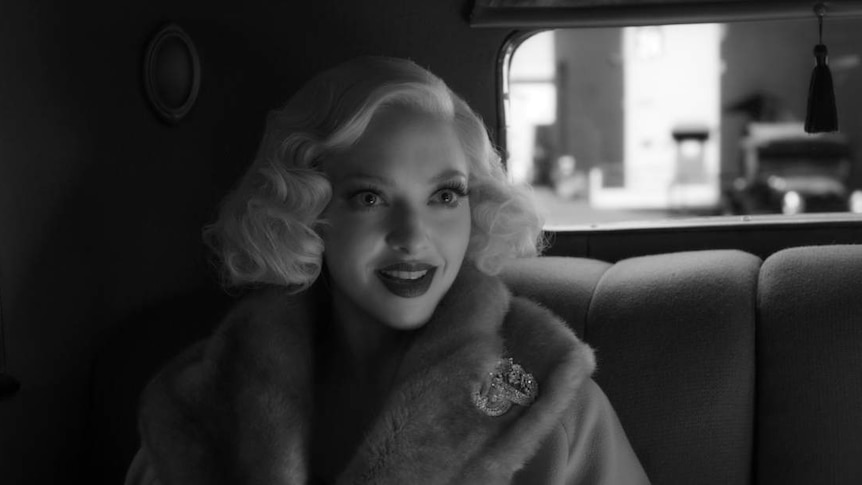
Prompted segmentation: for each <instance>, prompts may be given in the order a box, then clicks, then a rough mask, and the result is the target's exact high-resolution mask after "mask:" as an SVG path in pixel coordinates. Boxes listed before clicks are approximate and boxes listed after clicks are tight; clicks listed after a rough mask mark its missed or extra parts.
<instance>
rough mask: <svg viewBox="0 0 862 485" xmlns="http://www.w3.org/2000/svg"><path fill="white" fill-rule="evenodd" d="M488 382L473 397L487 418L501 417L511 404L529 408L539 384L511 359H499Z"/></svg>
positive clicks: (537, 392) (537, 391) (536, 393)
mask: <svg viewBox="0 0 862 485" xmlns="http://www.w3.org/2000/svg"><path fill="white" fill-rule="evenodd" d="M489 377H490V380H489V382H488V383H486V384H485V385H484V386H483V387H482V389H480V390H479V391H478V392H476V393H475V394H474V395H473V403H474V404H475V405H476V407H477V408H479V410H480V411H482V412H483V413H485V414H487V415H488V416H501V415H503V414H505V413H506V412H507V411H508V410H509V409H510V408H511V407H512V403H515V404H518V405H519V406H529V405H530V404H532V403H533V401H535V400H536V396H537V395H538V394H539V383H538V382H536V379H534V378H533V375H532V374H529V373H527V371H525V370H524V368H523V367H521V366H520V365H519V364H516V363H515V362H514V361H513V360H512V359H511V358H508V359H500V361H499V362H497V367H496V368H495V369H494V372H491V373H490V374H489Z"/></svg>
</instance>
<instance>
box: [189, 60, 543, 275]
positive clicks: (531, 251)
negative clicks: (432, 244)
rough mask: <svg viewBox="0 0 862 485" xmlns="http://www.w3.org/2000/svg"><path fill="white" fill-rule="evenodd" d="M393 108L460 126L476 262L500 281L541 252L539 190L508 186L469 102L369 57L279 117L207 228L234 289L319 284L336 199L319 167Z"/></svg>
mask: <svg viewBox="0 0 862 485" xmlns="http://www.w3.org/2000/svg"><path fill="white" fill-rule="evenodd" d="M393 106H398V107H405V108H408V109H411V110H416V111H417V112H419V113H423V114H427V115H429V116H433V117H436V118H438V119H443V120H445V121H447V122H451V123H454V125H455V129H456V132H457V133H458V135H459V138H460V140H461V145H462V148H463V150H464V153H465V154H466V155H467V159H468V164H469V172H470V173H469V176H468V177H469V180H468V185H469V187H470V208H471V219H472V228H471V235H470V243H469V246H468V248H467V256H466V258H467V259H468V260H469V261H472V262H473V264H474V265H475V266H476V267H477V268H478V269H479V270H481V271H483V272H485V273H488V274H496V273H497V272H498V271H499V270H500V269H501V267H502V266H503V264H504V263H505V262H506V261H507V260H509V259H513V258H517V257H522V256H534V255H536V254H537V253H538V252H539V251H540V250H541V244H542V238H541V234H542V230H541V227H542V220H541V218H540V217H539V215H538V213H537V212H536V209H535V204H534V201H533V198H532V194H531V192H530V191H529V190H528V189H524V188H520V187H516V186H514V185H512V184H511V183H510V182H509V181H508V179H507V177H506V173H505V171H504V168H503V165H502V162H501V160H500V156H499V154H498V153H497V152H496V150H494V148H493V146H492V145H491V142H490V140H489V138H488V132H487V130H486V129H485V125H484V124H483V123H482V120H481V119H480V118H479V117H478V116H477V115H476V113H474V112H473V110H472V109H470V107H469V106H468V105H467V103H466V102H465V101H464V100H463V99H461V98H460V97H459V96H458V95H456V94H455V93H454V92H452V91H451V90H450V89H449V88H448V87H447V86H446V84H445V83H444V82H443V81H442V80H441V79H440V78H438V77H437V76H435V75H433V74H431V73H430V72H428V71H426V70H425V69H423V68H421V67H419V66H418V65H416V64H415V63H413V62H411V61H408V60H404V59H394V58H383V57H363V58H358V59H354V60H352V61H349V62H346V63H344V64H341V65H339V66H337V67H335V68H332V69H330V70H328V71H324V72H323V73H321V74H319V75H317V76H315V77H314V78H312V79H311V80H310V81H309V82H308V83H307V84H306V85H305V86H303V87H302V88H301V89H300V90H299V91H298V92H297V93H296V94H295V95H294V96H293V97H292V98H291V99H290V100H289V101H288V102H287V104H286V105H285V106H284V108H282V109H280V110H275V111H273V112H271V113H270V115H269V117H268V119H267V125H266V131H265V133H264V136H263V140H262V142H261V144H260V148H259V150H258V152H257V155H256V157H255V159H254V162H253V163H252V165H251V167H249V169H248V170H247V172H246V173H245V175H244V176H243V177H242V179H241V180H240V181H239V184H238V185H237V187H236V188H235V189H234V190H233V191H232V192H231V193H230V194H229V195H228V196H227V197H226V198H225V200H224V201H223V203H222V206H221V210H220V213H219V216H218V220H217V221H216V222H215V223H213V224H211V225H209V226H207V227H206V228H205V229H204V237H205V240H206V242H207V244H208V245H209V246H210V247H211V248H212V249H213V250H214V251H215V253H216V254H217V255H218V256H219V257H220V259H221V261H222V263H223V268H224V272H225V275H224V276H225V283H226V284H227V285H229V286H239V285H245V284H259V283H264V284H275V285H282V286H287V287H289V288H291V289H292V290H294V291H301V290H303V289H305V288H307V287H308V286H310V285H311V284H312V283H313V282H314V281H315V280H316V279H317V277H318V275H319V274H320V271H321V267H322V264H323V251H324V243H323V240H322V239H321V236H320V234H319V233H318V231H317V229H318V228H320V227H321V225H323V224H326V221H324V220H322V219H321V214H322V213H323V211H324V209H325V208H326V206H327V204H328V203H329V200H330V197H331V193H332V191H331V187H330V184H329V181H328V180H327V178H326V176H325V174H324V173H323V172H322V171H320V170H319V169H318V166H319V163H320V161H321V160H322V159H323V158H324V157H326V155H327V154H330V153H336V152H339V151H341V150H345V149H348V148H350V147H351V146H352V145H353V144H355V143H356V142H357V141H358V140H359V138H360V137H361V136H362V135H363V133H364V132H365V130H366V128H367V127H368V125H369V123H370V122H371V119H372V118H373V117H374V115H375V114H376V113H377V112H378V111H380V110H381V109H384V108H386V107H393Z"/></svg>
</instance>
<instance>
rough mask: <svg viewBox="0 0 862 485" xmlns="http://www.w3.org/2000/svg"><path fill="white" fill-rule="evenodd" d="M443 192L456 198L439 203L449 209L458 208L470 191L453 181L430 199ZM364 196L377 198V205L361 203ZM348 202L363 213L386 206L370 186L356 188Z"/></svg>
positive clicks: (375, 190)
mask: <svg viewBox="0 0 862 485" xmlns="http://www.w3.org/2000/svg"><path fill="white" fill-rule="evenodd" d="M444 191H451V192H452V193H454V194H455V196H456V197H455V199H454V200H453V201H452V202H443V201H440V202H439V204H441V205H444V206H446V207H449V208H455V207H458V206H459V205H461V199H463V198H466V197H469V196H470V190H469V189H468V188H467V186H466V185H465V184H463V183H461V182H456V181H453V182H447V183H445V184H443V185H441V186H440V187H438V188H437V190H435V191H434V195H433V196H432V198H436V197H438V195H439V194H440V193H441V192H444ZM365 194H372V195H374V196H375V197H377V199H378V201H379V202H380V203H377V204H374V205H366V204H365V203H363V202H362V201H361V200H360V199H359V197H360V196H362V195H365ZM348 201H349V202H350V203H351V205H352V206H353V207H354V208H355V209H358V210H363V211H367V210H373V209H375V208H377V207H380V205H381V204H382V205H388V204H387V203H386V202H385V199H384V198H383V194H382V193H381V192H380V190H378V189H377V188H376V187H372V186H362V187H358V188H357V189H356V190H354V191H352V192H351V194H350V196H349V197H348ZM435 202H436V201H435Z"/></svg>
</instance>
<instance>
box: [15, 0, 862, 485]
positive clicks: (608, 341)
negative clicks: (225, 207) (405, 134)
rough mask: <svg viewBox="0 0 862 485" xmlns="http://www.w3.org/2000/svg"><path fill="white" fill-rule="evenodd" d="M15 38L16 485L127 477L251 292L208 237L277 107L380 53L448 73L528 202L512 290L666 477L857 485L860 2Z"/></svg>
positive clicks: (339, 7)
mask: <svg viewBox="0 0 862 485" xmlns="http://www.w3.org/2000/svg"><path fill="white" fill-rule="evenodd" d="M0 19H3V20H5V22H3V23H4V28H3V29H0V39H2V40H3V42H0V45H4V46H7V48H5V49H0V61H2V62H0V64H2V65H5V66H7V71H8V75H7V76H5V79H4V81H3V82H2V83H0V107H2V110H0V111H2V112H3V113H4V116H0V123H2V128H0V224H2V226H0V227H2V230H0V234H2V236H0V483H9V484H43V483H44V484H50V483H79V482H80V483H98V484H101V483H105V484H107V483H122V480H123V477H124V475H125V473H126V470H127V469H128V467H129V463H130V462H131V459H132V457H133V456H134V454H135V452H136V450H137V449H138V447H139V443H140V438H139V435H138V431H137V409H138V408H137V405H138V399H139V396H140V393H141V390H142V389H143V387H144V386H145V385H146V383H147V382H148V380H149V379H150V378H151V377H152V376H153V375H154V373H155V372H156V371H157V370H158V369H159V368H161V367H162V366H163V365H164V364H165V363H166V362H167V361H168V360H169V359H170V358H171V357H173V356H175V355H176V354H177V353H179V352H180V351H181V350H182V349H184V348H186V347H188V346H189V345H191V344H192V343H194V342H196V341H198V340H200V339H203V338H205V337H206V336H207V335H209V334H210V332H211V331H212V330H213V328H214V327H215V326H216V325H217V324H218V323H219V321H220V320H221V318H222V317H223V316H224V315H225V314H226V312H227V311H228V309H229V308H230V307H231V305H232V304H233V303H234V302H236V301H237V300H238V299H239V298H241V297H242V293H241V292H226V291H225V290H224V289H222V287H221V286H220V281H219V278H218V273H217V270H216V262H215V261H214V259H213V257H212V256H211V255H210V254H209V253H208V252H207V250H206V248H205V246H204V244H203V242H202V238H201V228H202V227H203V226H204V225H205V224H207V223H210V222H211V221H212V220H213V218H214V217H215V215H216V213H217V210H218V204H219V201H220V200H221V199H222V197H223V196H224V194H226V193H227V192H228V191H229V190H230V189H231V187H233V186H234V184H235V183H236V181H237V179H238V178H239V177H240V175H241V174H242V173H243V170H244V169H245V167H246V166H247V165H248V163H250V161H251V160H252V158H253V156H254V150H255V148H256V146H257V144H258V142H259V141H260V140H259V137H260V134H261V132H262V129H263V126H264V122H265V119H266V113H267V112H268V111H269V110H271V109H273V108H275V107H277V106H280V105H281V104H283V103H284V102H285V100H286V99H287V98H288V97H289V96H290V94H291V93H293V92H294V91H296V90H297V89H298V88H299V87H300V86H301V85H302V83H303V82H304V81H305V80H306V79H308V78H309V77H310V76H311V75H313V74H314V73H316V72H318V71H320V70H322V69H326V68H328V67H331V66H333V65H336V64H338V63H340V62H343V61H345V60H347V59H350V58H353V57H356V56H359V55H368V54H373V55H388V56H397V57H405V58H409V59H412V60H414V61H415V62H416V63H418V64H420V65H421V66H424V67H427V68H429V69H431V70H432V71H433V72H435V73H436V74H437V75H439V76H440V77H441V78H443V79H444V80H446V82H447V83H448V84H449V85H450V87H451V88H452V89H453V90H454V91H456V92H458V93H460V94H461V95H462V96H463V97H464V98H465V99H466V100H467V101H468V102H469V104H470V105H471V106H472V107H473V108H474V109H475V110H476V111H477V112H478V113H479V114H481V115H482V117H483V119H484V121H485V123H486V124H487V126H488V128H489V131H490V133H491V136H492V140H493V142H494V143H495V145H496V146H497V148H498V150H499V151H500V152H501V154H502V155H503V159H504V161H505V163H506V165H507V169H508V170H509V172H510V177H511V178H512V180H513V182H514V183H522V184H526V185H529V186H531V187H532V188H533V189H532V190H534V193H535V196H536V198H537V205H538V206H539V207H540V208H541V209H542V210H544V211H546V212H545V219H546V222H547V223H546V226H545V239H546V241H547V249H546V250H545V251H544V253H543V254H542V255H540V256H539V257H536V258H526V259H520V260H516V261H514V262H512V263H510V264H509V265H508V266H506V268H505V269H504V270H503V272H502V273H501V275H500V276H501V278H502V279H503V281H504V282H505V283H506V285H507V287H508V288H509V289H510V291H511V292H512V293H514V294H516V295H522V296H526V297H529V298H531V299H533V300H535V301H537V302H539V303H540V304H541V305H543V306H545V307H547V308H549V309H550V310H552V311H553V312H554V313H556V314H558V315H559V316H560V317H561V318H562V319H563V320H565V321H566V323H567V324H568V325H569V326H570V327H571V328H572V330H573V331H574V332H575V333H576V334H577V335H578V337H580V338H581V339H583V340H584V341H585V342H586V343H588V344H589V345H590V346H591V347H592V348H593V349H595V352H596V359H597V362H598V364H597V370H596V373H595V375H594V379H595V381H596V382H597V383H598V384H599V386H600V387H601V388H602V390H604V392H605V393H606V394H607V396H608V398H609V400H610V402H611V403H612V405H613V408H614V409H615V410H616V412H617V414H618V416H619V419H620V422H621V424H622V426H623V428H624V430H625V432H626V434H627V436H628V438H629V441H630V442H631V445H632V447H633V449H634V451H635V453H636V455H637V458H638V459H639V460H640V462H641V464H642V465H643V468H644V470H645V471H646V474H647V476H648V477H649V479H650V481H651V482H652V483H656V484H665V483H666V484H694V483H697V484H810V483H836V484H852V483H862V460H859V457H860V456H862V299H860V297H859V295H862V192H860V190H862V166H860V163H862V119H860V118H859V116H858V113H860V112H862V111H860V109H857V108H856V107H855V103H856V102H857V98H858V102H859V103H860V104H862V98H859V94H858V92H859V90H858V89H856V87H857V86H859V85H860V83H862V52H860V51H859V47H858V46H860V45H862V29H860V28H859V26H862V1H855V0H834V1H826V2H812V1H799V0H746V1H739V0H589V1H578V0H549V1H543V0H475V1H472V0H471V1H464V0H443V1H437V2H421V1H418V0H409V1H403V0H401V1H399V0H368V1H363V2H347V3H344V2H336V1H335V0H318V1H315V2H285V1H281V2H246V3H241V4H232V5H227V4H225V5H222V4H211V3H203V2H196V1H193V0H180V1H175V2H132V3H129V4H123V5H118V4H114V3H108V2H96V3H91V4H88V5H77V4H71V3H64V2H59V1H56V0H46V1H42V2H38V3H23V2H21V3H19V2H14V3H13V2H3V3H2V4H0ZM781 29H785V30H781ZM674 42H678V43H677V44H674ZM755 44H757V47H763V50H756V49H755ZM817 44H825V45H828V47H829V56H830V57H829V60H830V64H829V67H830V68H831V71H830V72H831V74H830V77H829V87H830V88H831V89H829V92H830V93H832V95H833V97H834V99H833V105H834V106H833V107H834V108H836V109H837V114H836V113H835V110H834V109H833V113H832V118H831V119H830V120H831V121H830V120H827V122H826V124H825V125H818V124H817V123H820V122H821V121H822V119H825V118H821V119H819V120H816V122H815V123H814V125H812V121H811V118H812V116H815V115H813V114H812V113H813V112H815V111H817V109H820V108H821V107H822V106H821V105H818V104H817V103H826V101H823V100H822V99H820V100H814V98H815V91H816V90H815V89H814V88H813V85H814V84H816V83H815V79H814V78H817V83H823V82H825V81H824V80H823V79H824V76H825V74H823V72H824V69H823V67H824V66H823V65H822V62H821V61H818V60H817V55H816V53H813V50H812V49H814V46H815V45H817ZM674 45H676V46H682V47H673V46H674ZM695 45H701V46H706V47H704V48H705V49H706V48H708V49H712V51H709V52H712V54H705V53H704V52H707V51H696V50H686V48H687V47H691V48H692V49H694V47H693V46H695ZM684 47H685V48H684ZM854 48H855V49H856V50H855V51H854V50H853V49H854ZM519 49H524V50H523V52H524V53H526V54H519ZM663 56H664V57H663ZM665 58H667V59H669V61H668V63H663V62H664V61H663V60H662V59H665ZM779 60H781V61H783V60H788V63H787V64H786V67H777V66H779ZM818 62H820V65H818ZM686 64H691V65H693V66H695V68H694V69H691V70H689V71H685V73H684V72H683V66H685V65H686ZM780 65H781V66H785V64H780ZM677 68H679V70H677ZM818 68H820V70H819V71H818ZM632 72H634V73H636V75H632V74H631V73H632ZM624 73H629V74H624ZM686 73H688V74H686ZM704 73H706V74H704ZM707 74H708V75H709V76H712V77H711V78H710V79H713V80H712V81H708V82H707V81H702V80H700V79H701V78H699V77H687V76H700V75H704V76H706V75H707ZM818 76H820V77H819V78H818ZM653 77H654V78H655V79H657V80H658V81H657V84H649V83H647V84H642V85H636V81H637V82H641V81H644V80H650V79H652V78H653ZM671 78H673V79H676V80H677V81H679V83H680V84H679V86H698V87H704V86H705V88H704V89H706V90H705V91H695V90H692V91H686V90H684V89H682V88H680V87H678V86H677V85H675V84H673V82H676V81H673V80H672V79H671ZM703 79H706V77H704V78H703ZM644 82H645V81H644ZM707 88H708V89H707ZM686 89H687V88H686ZM817 89H824V88H823V87H822V85H820V86H818V88H817ZM818 99H819V98H818ZM669 100H670V101H669ZM812 103H813V105H812ZM827 104H828V103H827ZM812 106H813V107H812ZM859 108H862V106H860V107H859ZM821 115H822V113H821ZM817 116H820V115H817ZM822 116H825V117H826V118H829V116H828V115H822ZM829 122H834V123H835V125H836V126H831V125H829ZM812 126H814V128H812Z"/></svg>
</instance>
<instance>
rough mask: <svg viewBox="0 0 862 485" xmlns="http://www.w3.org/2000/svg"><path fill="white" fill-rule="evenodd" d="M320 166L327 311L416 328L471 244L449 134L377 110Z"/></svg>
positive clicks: (457, 155)
mask: <svg viewBox="0 0 862 485" xmlns="http://www.w3.org/2000/svg"><path fill="white" fill-rule="evenodd" d="M322 169H323V171H324V172H325V173H326V174H327V176H328V177H329V179H330V182H331V184H332V189H333V190H332V200H331V202H330V203H329V205H328V206H327V208H326V211H325V212H324V214H323V217H324V218H325V219H326V220H327V221H328V223H329V226H328V227H326V228H325V230H324V231H323V239H324V247H325V251H324V260H325V261H326V266H327V270H328V272H329V276H330V279H331V281H332V283H333V286H334V288H333V290H334V292H335V298H336V300H335V301H336V304H339V303H340V304H346V305H349V306H350V307H351V308H349V309H348V311H360V312H363V313H364V314H365V315H368V316H371V317H372V318H374V319H375V320H377V321H379V322H382V323H384V324H385V325H387V326H389V327H392V328H397V329H413V328H417V327H420V326H422V325H424V324H425V323H426V322H427V321H428V319H429V318H430V317H431V314H432V313H433V312H434V309H435V308H436V307H437V304H438V303H439V302H440V299H441V298H442V297H443V295H444V294H445V293H446V291H447V290H448V289H449V287H450V286H451V285H452V282H453V281H454V279H455V276H456V275H457V274H458V271H459V269H460V268H461V263H462V261H463V260H464V254H465V253H466V251H467V244H468V242H469V239H470V203H469V200H468V199H467V189H468V187H467V180H468V165H467V157H466V156H465V154H464V152H463V150H462V148H461V144H460V143H459V140H458V137H457V135H456V134H455V131H454V129H453V127H452V126H450V124H449V123H445V122H442V121H438V120H435V119H432V118H430V117H428V116H424V115H420V114H416V113H412V112H410V111H408V110H406V109H401V108H390V109H384V110H382V111H381V112H379V113H378V114H376V115H375V117H374V119H373V120H372V121H371V124H370V125H369V126H368V129H367V130H366V132H365V134H364V135H363V136H362V138H360V140H359V141H358V143H357V144H356V145H354V146H353V147H351V148H350V149H349V150H347V151H346V152H343V153H340V154H337V155H334V156H332V157H329V158H327V159H326V160H325V161H324V162H323V164H322Z"/></svg>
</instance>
